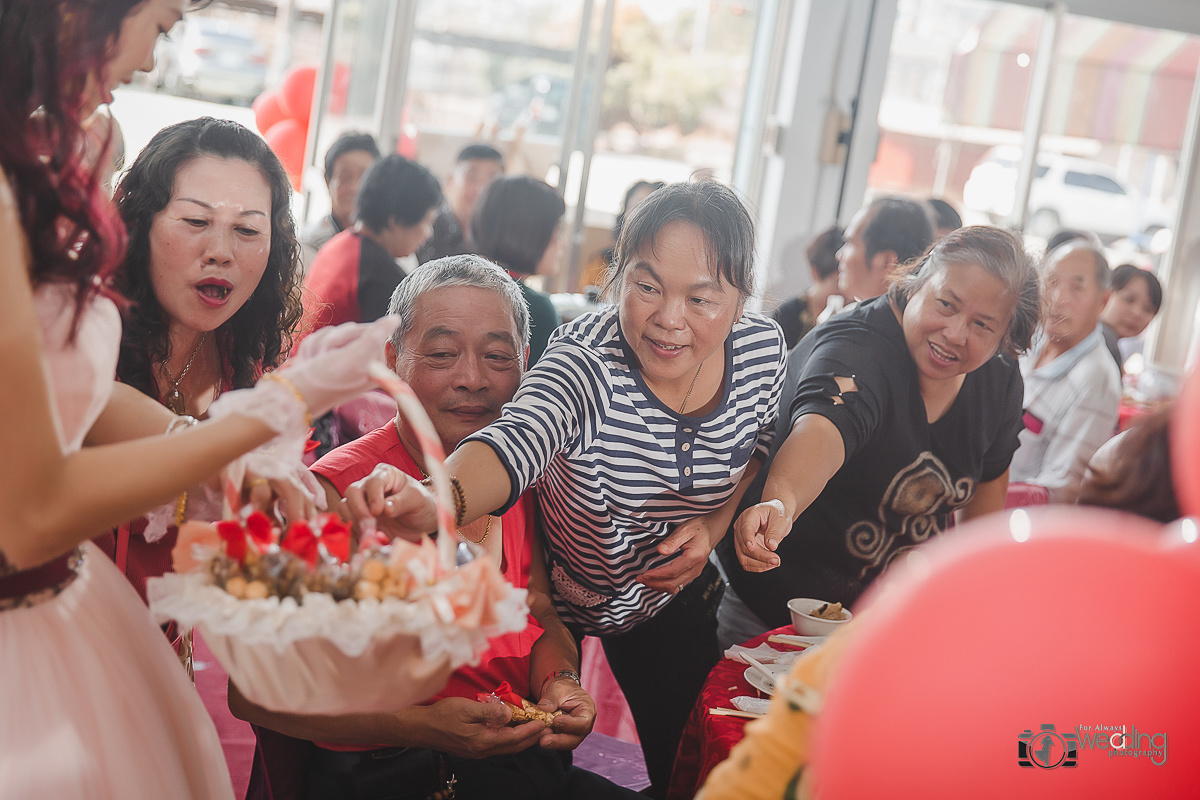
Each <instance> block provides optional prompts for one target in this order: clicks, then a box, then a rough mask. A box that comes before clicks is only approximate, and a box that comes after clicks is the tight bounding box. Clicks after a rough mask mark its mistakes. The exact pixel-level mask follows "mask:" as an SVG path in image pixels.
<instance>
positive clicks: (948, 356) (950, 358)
mask: <svg viewBox="0 0 1200 800" xmlns="http://www.w3.org/2000/svg"><path fill="white" fill-rule="evenodd" d="M929 352H930V353H932V354H933V359H934V361H935V362H936V363H940V364H953V363H955V362H957V361H958V356H956V355H954V353H951V352H950V351H949V350H946V349H945V348H942V347H938V346H937V345H936V344H934V343H933V342H930V343H929Z"/></svg>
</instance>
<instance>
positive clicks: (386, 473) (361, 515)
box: [342, 464, 437, 541]
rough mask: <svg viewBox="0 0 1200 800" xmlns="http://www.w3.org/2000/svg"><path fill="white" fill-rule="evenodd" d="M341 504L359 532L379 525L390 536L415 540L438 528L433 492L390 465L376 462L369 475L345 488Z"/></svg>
mask: <svg viewBox="0 0 1200 800" xmlns="http://www.w3.org/2000/svg"><path fill="white" fill-rule="evenodd" d="M343 496H344V498H345V499H344V500H342V507H343V509H344V510H345V516H348V517H349V518H350V519H351V520H352V521H354V522H355V523H357V524H358V527H359V531H360V532H361V533H368V532H370V531H372V530H375V529H376V528H378V530H381V531H383V532H384V533H385V534H387V536H388V538H389V539H394V538H396V537H401V538H404V539H409V540H410V541H418V540H419V539H420V538H421V536H422V535H423V534H426V533H433V532H434V531H435V530H437V511H436V508H435V506H434V502H433V495H432V494H430V493H429V490H428V489H426V488H425V487H424V486H422V485H421V483H420V481H418V480H416V479H415V478H413V477H412V476H410V475H408V474H406V473H404V472H402V471H400V470H398V469H396V468H395V467H393V466H392V465H391V464H378V465H376V467H375V469H374V470H372V471H371V474H370V475H368V476H367V477H365V478H363V479H362V480H358V481H355V482H354V483H352V484H350V485H349V486H347V487H346V491H345V492H344V494H343Z"/></svg>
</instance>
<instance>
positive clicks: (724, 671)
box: [667, 625, 799, 800]
mask: <svg viewBox="0 0 1200 800" xmlns="http://www.w3.org/2000/svg"><path fill="white" fill-rule="evenodd" d="M795 632H796V631H794V630H793V629H792V626H791V625H785V626H783V627H782V628H776V629H775V630H773V631H767V632H766V633H764V634H762V635H761V636H756V637H755V638H753V639H751V640H750V641H748V642H746V643H745V646H746V647H757V646H758V645H760V644H762V643H763V642H765V641H766V640H767V637H768V636H770V635H772V634H775V633H788V634H794V633H795ZM771 646H772V647H775V648H777V649H779V650H783V651H787V650H795V649H799V648H789V647H788V646H787V645H782V644H779V645H776V644H772V645H771ZM745 673H746V665H745V664H743V663H742V662H741V661H734V660H732V659H729V658H723V659H721V660H720V661H719V662H718V663H717V665H716V666H715V667H713V670H712V672H710V673H709V674H708V680H707V681H705V682H704V689H703V690H701V692H700V697H699V698H698V699H697V700H696V706H695V707H694V708H693V709H692V715H691V717H689V718H688V722H687V727H686V728H684V729H683V738H682V739H680V741H679V752H678V753H677V754H676V755H675V768H674V771H673V772H672V773H671V787H670V789H669V790H668V792H667V800H690V798H692V797H693V796H695V794H696V792H697V791H699V789H700V787H701V786H703V785H704V780H705V778H707V777H708V773H709V772H711V771H712V769H713V767H715V766H716V765H717V764H719V763H721V762H722V761H724V760H725V759H726V758H727V757H728V756H729V751H730V750H732V749H733V746H734V745H735V744H737V743H738V742H740V741H741V740H742V729H743V728H745V727H746V723H747V722H748V721H749V720H746V719H743V718H740V717H719V716H715V715H713V714H710V713H708V710H709V709H710V708H733V702H732V701H733V698H735V697H740V696H741V695H748V696H750V697H764V696H765V695H763V694H762V693H761V692H759V691H758V690H757V689H755V688H754V687H752V686H751V685H750V684H749V683H747V682H746V676H745Z"/></svg>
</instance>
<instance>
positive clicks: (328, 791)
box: [229, 255, 638, 800]
mask: <svg viewBox="0 0 1200 800" xmlns="http://www.w3.org/2000/svg"><path fill="white" fill-rule="evenodd" d="M389 313H391V314H396V315H398V316H399V317H400V325H399V327H398V328H397V330H396V333H395V334H394V335H393V338H392V341H391V342H390V343H389V344H388V347H387V361H388V366H389V367H391V368H392V369H393V370H394V371H395V372H396V374H397V375H399V376H400V377H401V378H403V379H404V380H405V381H407V382H408V383H409V385H411V386H412V387H413V391H414V392H416V394H417V397H418V398H419V399H420V400H421V403H422V405H423V406H424V407H425V409H426V411H427V412H428V414H429V416H430V419H432V421H433V424H434V427H435V428H436V430H437V433H438V436H439V437H440V438H441V441H442V447H443V448H444V449H445V450H446V452H450V451H452V450H454V448H455V447H457V446H458V444H459V442H461V441H462V440H463V439H464V438H466V437H467V436H469V435H471V434H473V433H475V432H476V431H478V430H480V429H481V428H483V427H484V426H486V425H487V424H489V423H491V422H493V421H495V420H496V419H497V418H498V417H499V416H500V409H501V407H502V406H503V405H504V404H505V403H507V402H508V401H509V400H511V399H512V397H513V394H514V393H515V392H516V390H517V385H518V384H519V383H520V381H521V375H522V374H523V371H524V366H525V358H526V353H527V349H528V344H529V310H528V307H527V306H526V304H525V300H524V298H523V297H522V295H521V291H520V287H518V286H517V284H516V283H515V282H513V280H512V279H511V278H510V277H509V276H508V274H507V273H505V272H504V271H503V270H502V269H500V268H499V267H498V266H496V265H494V264H492V263H490V262H488V261H486V260H485V259H483V258H481V257H479V256H472V255H462V256H453V257H450V258H444V259H440V260H437V261H433V262H430V263H429V264H426V265H424V266H422V267H421V268H420V269H419V270H417V271H415V272H414V273H413V274H412V275H411V276H409V277H408V278H407V279H406V280H405V281H404V282H402V283H401V284H400V285H399V286H398V287H397V289H396V291H395V293H394V294H393V296H392V300H391V305H390V308H389ZM312 470H313V472H314V473H315V474H316V475H317V477H318V479H319V480H320V482H321V483H322V484H323V485H324V486H325V488H326V492H327V494H328V496H329V500H330V504H331V505H332V506H334V507H336V504H337V503H338V502H340V501H341V498H342V497H343V496H345V497H347V498H349V499H351V500H353V499H355V497H357V499H358V500H359V501H361V500H362V488H361V485H358V484H356V482H357V481H361V480H362V479H364V478H366V477H367V476H368V475H371V474H373V473H379V472H382V473H387V472H388V471H389V470H391V471H395V470H399V471H401V472H403V473H406V474H408V475H411V476H413V477H416V478H420V477H422V476H423V475H424V474H425V459H424V456H423V455H422V452H421V448H420V447H419V446H418V444H417V438H416V435H415V433H414V432H413V430H412V428H411V427H410V425H409V423H408V422H407V421H406V420H405V419H403V417H400V416H397V417H396V418H395V419H394V420H392V421H389V422H388V423H387V424H386V425H384V426H383V427H381V428H379V429H377V430H375V431H373V432H372V433H369V434H367V435H366V436H364V437H362V438H361V439H358V440H356V441H354V442H351V443H350V444H347V445H344V446H342V447H340V448H338V449H336V450H334V451H333V452H331V453H329V454H328V455H327V456H325V457H324V458H322V459H321V460H319V461H318V462H317V463H316V464H314V465H313V467H312ZM534 513H535V512H534V503H533V497H532V496H531V495H529V494H527V495H525V496H524V497H522V498H521V500H520V501H518V502H517V504H516V505H514V506H513V507H512V508H511V509H510V510H509V511H507V512H505V513H504V514H503V515H500V516H494V517H493V516H485V517H483V518H482V519H479V520H478V521H476V522H474V523H472V524H471V525H468V526H466V527H464V528H460V529H459V530H458V536H459V538H461V539H463V540H465V541H469V542H472V543H474V544H476V545H478V546H479V547H480V548H482V549H483V550H484V551H485V553H486V556H485V557H486V558H488V559H489V560H491V561H492V562H493V563H494V564H495V566H496V568H497V569H500V570H501V571H502V572H503V574H504V577H505V579H506V580H507V581H509V582H510V583H511V584H513V585H514V586H517V587H519V588H528V590H529V605H530V620H529V626H528V627H527V628H526V629H525V630H524V631H521V632H519V633H510V634H505V635H503V636H499V637H496V638H494V639H492V640H490V642H489V645H488V650H487V651H486V652H485V653H484V654H483V656H482V658H481V660H480V662H479V664H478V665H477V666H473V667H471V666H468V667H463V668H462V669H459V670H458V671H456V672H455V673H454V674H453V675H452V676H451V678H450V682H449V683H448V684H447V686H446V688H445V689H444V690H443V691H442V692H441V694H439V695H438V696H437V697H436V698H434V699H433V700H432V701H431V702H430V703H428V704H426V705H420V706H414V707H412V708H408V709H405V710H404V711H401V712H398V713H395V714H360V715H354V716H346V717H306V716H300V715H291V714H277V713H273V712H270V711H267V710H266V709H263V708H260V707H258V706H255V705H253V704H251V703H249V702H248V701H247V700H245V699H244V698H243V697H241V695H240V694H238V692H237V689H236V687H234V686H232V685H231V686H230V699H229V703H230V709H231V710H232V711H233V712H234V714H236V715H237V716H239V717H241V718H242V719H245V720H247V721H249V722H252V723H254V724H255V725H257V726H260V727H263V728H266V729H268V730H269V731H276V732H279V733H283V734H285V735H286V736H289V737H295V738H297V739H302V740H308V741H312V742H317V743H318V744H316V745H315V746H308V752H307V753H306V754H305V756H304V757H303V760H304V764H305V766H306V768H301V767H293V768H292V769H293V771H295V772H300V771H303V772H304V774H303V775H298V774H293V775H290V776H288V775H283V776H280V775H271V776H267V777H268V778H269V779H270V782H271V783H272V785H273V786H274V785H277V784H279V783H281V782H285V783H291V784H293V785H294V784H295V783H297V782H301V783H303V785H304V791H305V792H306V794H305V795H304V796H306V797H307V798H309V800H316V799H317V798H322V799H323V798H330V800H332V799H333V798H351V799H356V800H373V799H374V798H379V799H380V800H382V798H391V797H397V796H404V797H408V796H409V795H408V794H404V795H397V794H396V792H397V791H398V790H400V789H404V790H405V791H409V792H413V794H412V795H411V796H413V797H426V796H428V797H435V796H436V797H442V796H445V797H450V796H454V797H457V798H458V800H470V798H546V799H547V800H550V799H551V798H562V799H563V800H567V799H568V798H622V797H630V798H633V797H637V796H638V795H636V794H635V793H633V792H631V791H628V790H626V789H622V788H621V787H619V786H617V785H615V784H613V783H611V782H609V781H607V780H605V779H604V778H601V777H600V776H598V775H594V774H592V773H589V772H586V771H584V770H581V769H578V768H575V767H571V766H569V761H568V760H566V759H564V758H563V757H562V754H561V753H560V752H555V751H568V750H571V749H574V748H575V747H576V746H578V745H579V743H580V742H581V741H582V740H583V739H584V737H586V736H587V735H588V733H590V732H591V729H592V725H593V722H594V719H595V703H594V702H593V701H592V698H591V697H590V696H589V695H588V693H587V692H585V691H584V690H583V688H582V687H581V686H580V685H579V674H578V669H579V655H578V652H577V649H576V646H575V641H574V639H573V638H572V636H571V634H570V633H569V632H568V631H567V629H566V627H564V626H563V624H562V622H560V621H559V618H558V614H557V613H556V612H555V610H554V604H553V602H552V601H551V599H550V583H549V578H548V577H547V572H546V566H545V560H544V558H543V556H542V549H541V545H540V543H539V542H538V539H537V535H536V531H535V528H534ZM379 523H380V526H381V529H382V530H385V531H386V530H387V526H388V524H389V521H388V520H386V519H380V521H379ZM501 682H507V683H508V684H509V685H510V686H511V687H512V691H513V692H514V693H516V694H517V695H520V696H521V697H523V698H528V699H530V700H532V701H535V702H537V704H538V706H539V708H541V709H542V710H544V711H548V712H554V711H561V712H562V714H561V716H558V717H557V718H556V719H555V720H554V722H553V723H551V724H549V725H546V724H545V723H543V722H541V721H536V720H535V721H531V722H524V723H522V724H520V725H516V726H515V727H510V726H507V725H508V723H509V722H510V718H511V714H510V712H509V710H508V709H507V708H506V707H505V706H503V705H499V704H496V703H489V702H480V701H478V700H477V695H478V694H480V693H482V694H488V693H491V692H493V691H494V690H496V689H497V687H498V685H499V684H500V683H501ZM261 740H262V736H261V735H260V741H261ZM268 760H269V759H268ZM259 763H262V762H261V761H260V760H256V768H257V766H258V764H259ZM258 777H259V780H258V782H257V783H255V782H254V781H252V786H254V785H259V784H261V783H262V782H263V781H262V778H263V776H261V775H259V776H258ZM289 778H290V780H289ZM422 792H423V793H422ZM438 792H448V794H445V795H442V794H437V793H438ZM276 796H278V795H276Z"/></svg>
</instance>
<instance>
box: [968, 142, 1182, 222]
mask: <svg viewBox="0 0 1200 800" xmlns="http://www.w3.org/2000/svg"><path fill="white" fill-rule="evenodd" d="M1020 155H1021V152H1020V150H1019V149H1018V148H1015V147H993V148H992V149H991V150H989V151H988V153H987V155H986V156H984V159H983V160H982V161H980V162H979V164H977V165H976V166H975V168H974V169H973V170H971V177H970V178H968V179H967V182H966V185H965V186H964V187H963V205H965V206H966V207H967V208H969V209H971V210H973V211H980V212H983V213H986V214H987V215H988V216H989V217H990V218H991V219H992V221H993V222H999V221H1001V220H1003V219H1005V218H1006V217H1008V216H1009V214H1011V213H1012V207H1013V199H1014V195H1015V194H1016V185H1017V170H1018V161H1019V160H1020ZM1169 222H1170V220H1169V218H1168V214H1167V212H1166V210H1165V209H1163V208H1162V207H1160V206H1157V205H1154V204H1151V203H1150V202H1148V201H1147V200H1145V199H1144V198H1142V197H1141V196H1140V195H1138V193H1137V192H1136V191H1135V190H1134V189H1132V188H1131V187H1130V186H1129V185H1128V184H1126V183H1125V182H1124V181H1122V180H1121V179H1120V178H1119V177H1118V176H1117V174H1116V171H1115V170H1114V169H1112V167H1109V166H1108V165H1107V164H1102V163H1100V162H1098V161H1090V160H1088V159H1084V158H1074V157H1071V156H1060V155H1045V156H1042V155H1039V156H1038V160H1037V166H1036V169H1035V170H1034V177H1033V184H1032V185H1031V186H1030V189H1029V221H1028V223H1027V225H1026V227H1025V232H1026V233H1028V234H1030V235H1032V236H1038V237H1041V238H1049V237H1051V236H1053V235H1054V233H1055V232H1056V231H1058V230H1060V229H1062V228H1071V229H1074V230H1084V231H1092V232H1093V233H1096V234H1097V235H1099V236H1101V237H1104V238H1106V239H1117V238H1121V237H1126V236H1131V237H1139V238H1141V237H1144V236H1146V235H1149V234H1153V233H1154V232H1155V231H1156V230H1158V229H1160V228H1163V227H1166V226H1167V225H1168V224H1169Z"/></svg>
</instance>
